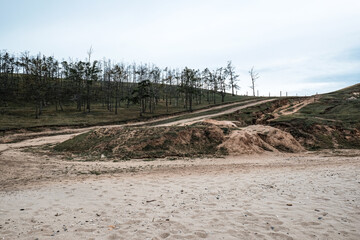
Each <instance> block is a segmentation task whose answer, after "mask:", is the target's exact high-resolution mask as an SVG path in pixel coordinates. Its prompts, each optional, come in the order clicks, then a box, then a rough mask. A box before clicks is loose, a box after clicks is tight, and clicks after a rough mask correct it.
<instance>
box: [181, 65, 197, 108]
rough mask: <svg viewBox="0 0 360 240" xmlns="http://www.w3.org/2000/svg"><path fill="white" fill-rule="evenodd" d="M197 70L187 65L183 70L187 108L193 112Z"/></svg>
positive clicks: (183, 86)
mask: <svg viewBox="0 0 360 240" xmlns="http://www.w3.org/2000/svg"><path fill="white" fill-rule="evenodd" d="M197 73H198V71H197V70H194V69H189V68H187V67H185V69H184V70H183V71H182V79H183V83H182V86H181V88H182V90H183V92H184V93H185V108H189V111H190V112H192V110H193V109H192V106H193V104H192V100H193V94H194V93H195V90H196V89H195V84H196V81H197Z"/></svg>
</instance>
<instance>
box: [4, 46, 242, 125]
mask: <svg viewBox="0 0 360 240" xmlns="http://www.w3.org/2000/svg"><path fill="white" fill-rule="evenodd" d="M91 55H92V49H90V50H89V52H88V57H87V59H86V60H76V61H73V60H68V61H65V60H62V61H58V60H57V59H55V58H54V57H53V56H50V57H47V56H45V55H42V54H40V53H39V54H37V55H35V56H33V55H30V54H29V52H23V53H21V54H17V55H14V54H11V53H9V52H7V51H5V50H4V51H1V52H0V104H1V106H7V105H8V103H9V102H18V103H19V104H21V102H24V101H25V102H29V103H32V104H33V106H34V110H35V118H39V117H40V116H41V114H42V111H43V109H44V108H45V107H47V106H50V105H51V106H54V107H55V110H56V111H64V105H65V104H68V103H74V104H73V105H74V106H75V108H76V110H77V111H83V112H90V111H91V110H92V104H94V103H102V106H103V107H104V108H106V109H107V110H108V111H111V112H114V114H118V113H119V111H118V109H119V108H120V107H129V106H130V105H134V104H136V105H138V106H139V113H140V115H142V114H144V113H146V112H149V113H154V112H155V111H156V108H157V106H158V104H159V102H162V103H163V104H164V105H165V106H166V109H167V110H168V108H169V106H172V105H175V106H181V107H183V108H184V109H186V110H189V111H192V110H193V106H194V105H197V104H201V103H203V102H205V101H206V102H207V103H208V104H211V103H213V104H216V96H218V95H220V96H221V101H222V102H224V101H225V97H226V90H227V89H230V90H231V93H232V95H235V91H236V90H237V89H238V88H239V87H238V82H239V76H238V75H237V74H236V72H235V67H234V66H233V65H232V63H231V61H229V62H228V63H227V65H226V66H225V67H220V68H217V69H215V70H210V69H208V68H206V69H204V70H198V69H191V68H187V67H185V68H184V69H181V70H179V69H171V68H168V67H167V68H165V69H161V68H159V67H157V66H156V65H153V64H136V63H133V64H125V63H114V62H112V61H110V60H102V61H98V60H92V59H91Z"/></svg>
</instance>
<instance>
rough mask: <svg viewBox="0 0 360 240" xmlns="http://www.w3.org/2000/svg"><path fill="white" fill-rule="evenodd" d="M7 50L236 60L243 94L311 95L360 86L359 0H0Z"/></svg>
mask: <svg viewBox="0 0 360 240" xmlns="http://www.w3.org/2000/svg"><path fill="white" fill-rule="evenodd" d="M0 8H1V9H2V10H1V14H0V50H1V49H6V50H8V51H10V52H13V53H20V52H23V51H25V50H27V51H30V53H31V54H34V55H35V54H37V53H38V52H41V53H43V54H45V55H47V56H49V55H54V56H55V57H56V58H58V59H59V60H61V59H63V58H64V59H68V58H69V57H71V58H73V59H85V58H86V52H87V50H88V49H89V48H90V46H92V47H93V49H94V53H93V57H94V58H96V59H102V58H103V57H106V58H109V59H112V60H114V61H118V62H121V61H123V62H127V63H131V62H133V61H135V62H137V63H154V64H156V65H158V66H159V67H166V66H168V67H172V68H182V67H185V66H187V67H190V68H196V69H197V68H200V69H203V68H205V67H209V68H213V69H214V68H216V67H221V66H225V65H226V62H227V61H229V60H231V61H232V62H233V64H234V66H235V67H236V70H237V72H238V73H239V74H240V86H241V89H240V91H239V93H241V94H244V93H246V92H247V91H249V92H250V89H249V86H250V77H249V74H248V71H249V69H250V68H251V67H252V66H254V69H255V70H256V71H257V72H258V73H259V75H260V78H259V79H258V81H257V84H256V86H257V89H258V90H259V91H260V95H268V94H269V92H271V94H272V95H275V94H276V95H279V92H280V90H281V91H283V93H285V92H286V91H287V92H289V94H292V95H295V94H299V95H300V94H302V95H305V94H306V95H310V94H314V93H316V92H318V93H323V92H329V91H333V90H336V89H339V88H342V87H345V86H348V85H352V84H355V83H359V82H360V0H338V1H334V0H327V1H325V0H302V1H297V0H247V1H245V0H192V1H190V0H127V1H125V0H117V1H115V0H103V1H100V0H98V1H95V0H83V1H80V0H61V1H60V0H58V1H57V0H0Z"/></svg>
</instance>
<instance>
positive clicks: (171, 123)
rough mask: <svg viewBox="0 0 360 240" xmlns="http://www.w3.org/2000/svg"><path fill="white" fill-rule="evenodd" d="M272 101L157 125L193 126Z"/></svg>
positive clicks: (269, 100)
mask: <svg viewBox="0 0 360 240" xmlns="http://www.w3.org/2000/svg"><path fill="white" fill-rule="evenodd" d="M271 101H274V99H268V100H263V101H258V102H255V103H249V104H246V105H243V106H239V107H234V108H231V109H228V110H225V111H221V112H218V113H214V114H208V115H204V116H200V117H193V118H187V119H183V120H179V121H175V122H170V123H166V124H160V125H157V126H159V127H160V126H174V125H184V124H192V123H196V122H199V121H201V120H204V119H207V118H213V117H217V116H221V115H224V114H229V113H233V112H236V111H239V110H241V109H245V108H248V107H252V106H255V105H260V104H263V103H267V102H271Z"/></svg>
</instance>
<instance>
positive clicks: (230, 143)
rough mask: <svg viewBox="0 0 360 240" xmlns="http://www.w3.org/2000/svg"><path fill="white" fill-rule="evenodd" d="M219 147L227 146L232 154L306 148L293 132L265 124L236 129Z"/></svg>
mask: <svg viewBox="0 0 360 240" xmlns="http://www.w3.org/2000/svg"><path fill="white" fill-rule="evenodd" d="M218 147H219V148H220V147H222V148H225V149H226V150H227V152H228V153H229V154H232V155H237V154H252V153H262V152H265V151H271V152H278V151H281V152H300V151H303V150H304V149H303V147H302V146H301V145H300V143H299V142H298V141H296V140H295V139H294V138H293V136H291V134H289V133H287V132H284V131H282V130H280V129H277V128H273V127H270V126H263V125H251V126H248V127H245V128H242V129H239V130H234V131H232V132H231V134H230V135H229V137H228V138H227V139H226V140H225V141H224V142H223V143H222V144H220V145H219V146H218Z"/></svg>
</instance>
